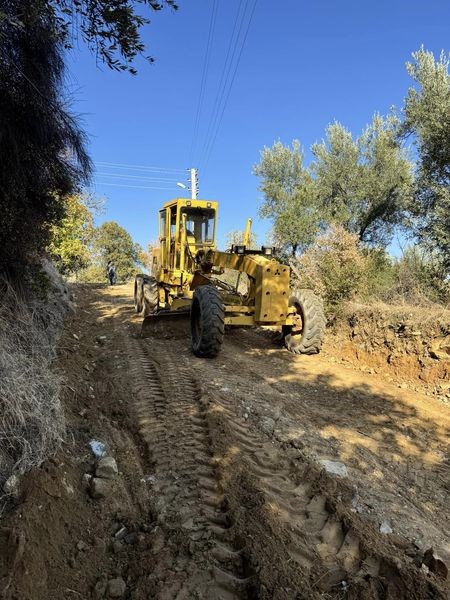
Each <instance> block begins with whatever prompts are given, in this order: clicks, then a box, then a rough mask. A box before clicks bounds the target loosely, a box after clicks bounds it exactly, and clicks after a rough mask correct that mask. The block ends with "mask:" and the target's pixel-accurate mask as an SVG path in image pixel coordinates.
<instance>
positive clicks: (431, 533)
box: [0, 286, 450, 600]
mask: <svg viewBox="0 0 450 600" xmlns="http://www.w3.org/2000/svg"><path fill="white" fill-rule="evenodd" d="M75 294H76V300H77V304H78V310H77V313H76V314H75V316H74V317H73V318H72V320H71V322H70V323H69V324H68V328H67V332H66V334H65V337H64V339H63V340H62V343H61V351H60V360H59V366H60V369H61V370H62V371H63V373H64V376H65V377H66V381H67V385H66V395H65V401H66V405H67V411H68V419H69V425H70V430H71V432H72V434H73V440H74V441H73V444H72V445H70V446H68V447H67V448H66V449H65V451H64V453H61V456H58V457H57V458H56V459H55V461H53V462H52V463H51V464H49V465H46V466H45V468H43V469H42V471H41V472H40V473H38V474H36V475H34V476H33V477H31V478H29V480H28V481H27V482H26V485H25V486H24V488H25V489H24V495H23V498H22V503H21V504H19V505H18V507H17V508H16V510H15V511H13V513H12V514H11V516H10V517H8V519H7V523H6V526H5V527H4V529H3V538H0V551H1V549H3V551H4V552H6V550H5V548H6V547H8V548H9V559H8V560H9V566H8V568H7V569H3V573H2V572H0V575H1V579H0V584H1V585H2V587H1V588H0V589H3V596H2V597H4V598H21V599H26V598H32V599H33V600H40V599H41V598H42V599H44V598H45V599H46V600H47V599H48V600H52V599H61V598H70V597H73V598H76V597H82V598H91V597H92V598H102V597H114V596H112V595H111V590H110V587H108V586H109V585H110V584H109V583H108V582H109V581H111V580H112V579H114V578H121V579H122V580H123V582H124V583H125V584H126V588H125V591H124V592H123V597H126V598H132V599H136V600H140V599H144V598H145V599H147V598H157V599H161V600H162V599H180V600H181V599H184V598H186V599H187V598H202V599H216V598H217V599H232V598H233V599H249V598H262V599H269V598H273V599H277V600H278V599H279V600H281V599H283V600H285V599H294V598H377V599H378V598H380V599H381V598H392V599H394V598H395V599H399V598H408V599H410V598H417V599H419V598H420V599H422V598H444V597H446V590H447V585H448V579H446V577H447V575H446V566H445V564H446V563H447V564H448V558H449V556H450V546H449V520H448V519H449V515H448V508H447V506H448V454H447V450H448V448H447V443H448V439H449V436H448V434H449V424H450V419H449V414H448V408H446V407H445V406H444V405H443V404H439V403H438V402H436V401H435V400H433V399H431V398H428V397H426V396H423V395H421V394H418V393H415V392H412V391H410V390H403V389H399V388H398V387H396V386H394V385H392V384H390V383H388V382H385V381H383V378H382V375H381V374H377V375H362V374H361V373H358V372H356V371H354V370H352V369H351V368H345V367H344V366H342V365H339V364H336V362H333V359H332V357H330V356H329V355H328V356H323V355H320V356H312V357H306V356H294V355H291V354H289V353H288V352H287V351H286V350H284V349H283V348H282V347H281V345H280V343H279V341H278V340H277V339H276V336H275V335H274V334H272V333H269V332H261V331H257V330H248V329H242V330H231V331H227V333H226V340H225V343H224V347H223V351H222V353H221V355H220V356H219V357H218V358H217V359H215V360H202V359H198V358H196V357H194V356H193V355H192V353H191V352H190V348H189V339H188V338H187V336H186V335H183V334H180V335H175V336H166V337H165V336H164V335H160V336H158V337H157V338H152V339H146V340H143V339H140V338H139V337H138V333H139V324H140V319H139V318H138V317H136V316H135V315H133V312H132V301H131V300H132V298H131V287H130V286H117V287H114V288H110V289H106V288H95V287H88V286H83V287H82V286H80V287H78V288H76V289H75ZM74 336H75V337H74ZM93 438H95V439H98V440H101V441H103V442H104V443H106V444H107V446H108V451H109V453H110V454H112V455H113V456H115V457H116V459H117V462H118V465H119V470H120V474H119V477H118V479H117V481H115V482H114V487H113V488H112V490H111V492H110V494H107V496H106V497H105V498H103V499H101V500H93V499H92V498H90V497H89V495H88V494H87V493H86V492H85V491H84V490H83V488H82V485H81V481H82V476H83V473H85V472H88V471H89V469H92V464H93V458H92V457H91V456H90V454H89V449H88V442H89V441H90V440H92V439H93ZM49 498H50V500H51V501H49ZM123 531H125V534H126V536H128V538H129V539H128V541H127V538H126V536H125V534H124V537H123V538H122V537H120V536H118V533H120V534H121V532H123ZM2 539H3V543H2ZM80 542H81V543H80ZM11 548H14V552H12V553H11ZM430 548H432V549H433V550H432V551H431V552H430V551H428V552H426V551H427V550H429V549H430ZM438 556H440V557H441V558H442V559H443V561H442V562H441V560H439V559H438V558H437V557H438ZM6 562H8V561H6ZM105 590H106V591H105ZM108 594H109V596H108Z"/></svg>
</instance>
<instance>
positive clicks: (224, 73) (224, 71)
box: [202, 0, 249, 158]
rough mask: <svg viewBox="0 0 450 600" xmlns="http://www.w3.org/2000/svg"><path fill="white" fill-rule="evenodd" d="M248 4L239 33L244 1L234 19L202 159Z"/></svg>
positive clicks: (241, 0)
mask: <svg viewBox="0 0 450 600" xmlns="http://www.w3.org/2000/svg"><path fill="white" fill-rule="evenodd" d="M248 2H249V0H246V4H245V7H244V12H243V13H242V16H241V18H240V25H239V30H238V31H237V24H238V21H239V17H240V15H241V8H242V7H243V6H244V0H240V3H239V6H238V10H237V13H236V16H235V19H234V24H233V31H232V34H231V37H230V42H229V44H228V49H227V55H226V57H225V62H224V63H223V67H222V74H221V76H220V81H219V86H218V88H217V94H216V97H215V100H214V105H213V109H212V112H211V118H210V120H209V124H208V128H207V130H206V135H205V143H204V147H203V152H202V158H203V156H204V155H205V150H206V148H207V147H208V145H209V142H210V139H211V134H212V131H213V128H214V125H215V123H216V121H217V117H218V114H219V108H220V102H221V99H222V98H223V95H224V91H225V89H226V85H227V83H228V77H229V74H230V71H231V67H232V64H233V60H234V56H235V53H236V48H237V43H238V40H239V37H240V35H241V30H242V25H243V23H244V17H245V14H246V12H247V7H248ZM236 31H237V35H236V39H235V34H236ZM232 48H233V51H232V52H231V49H232ZM230 52H231V58H230Z"/></svg>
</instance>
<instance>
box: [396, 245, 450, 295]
mask: <svg viewBox="0 0 450 600" xmlns="http://www.w3.org/2000/svg"><path fill="white" fill-rule="evenodd" d="M386 299H387V300H388V301H394V302H398V301H399V299H401V300H402V301H403V302H407V303H410V304H427V303H429V302H436V303H445V304H446V303H448V302H449V301H450V283H449V281H448V279H447V278H446V275H445V266H444V264H443V261H442V258H441V257H440V255H437V254H436V253H430V252H428V251H427V250H426V249H424V248H421V247H420V246H410V247H408V248H406V249H405V251H404V253H403V256H402V257H401V258H400V260H398V261H397V262H396V263H395V265H394V285H393V287H392V289H391V290H390V294H389V295H388V296H387V298H386Z"/></svg>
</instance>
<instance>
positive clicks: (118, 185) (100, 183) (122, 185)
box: [96, 181, 173, 191]
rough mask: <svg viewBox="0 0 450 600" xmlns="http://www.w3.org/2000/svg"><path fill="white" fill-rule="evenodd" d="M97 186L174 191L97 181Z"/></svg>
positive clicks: (164, 188)
mask: <svg viewBox="0 0 450 600" xmlns="http://www.w3.org/2000/svg"><path fill="white" fill-rule="evenodd" d="M96 185H113V186H115V187H126V188H139V189H141V190H166V191H170V190H173V188H171V187H156V186H155V187H154V186H146V185H126V184H124V183H111V182H108V181H97V183H96Z"/></svg>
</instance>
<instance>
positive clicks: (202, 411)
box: [128, 338, 445, 600]
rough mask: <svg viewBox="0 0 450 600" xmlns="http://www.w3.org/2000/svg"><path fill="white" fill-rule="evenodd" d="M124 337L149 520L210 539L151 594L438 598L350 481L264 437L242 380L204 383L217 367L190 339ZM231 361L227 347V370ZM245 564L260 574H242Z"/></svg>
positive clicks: (436, 587)
mask: <svg viewBox="0 0 450 600" xmlns="http://www.w3.org/2000/svg"><path fill="white" fill-rule="evenodd" d="M128 343H129V344H130V348H129V350H128V355H129V356H134V358H135V362H138V363H140V366H139V367H138V368H137V367H136V366H135V367H134V368H133V372H132V375H133V377H134V378H135V379H137V380H139V378H141V381H140V383H138V384H137V386H136V406H137V414H138V420H139V422H140V428H141V433H142V435H143V437H144V438H145V439H146V440H147V443H148V445H149V447H150V449H151V450H152V455H153V460H154V461H155V474H156V477H157V480H158V481H157V483H156V485H155V492H156V496H157V500H156V505H157V511H156V512H157V514H158V519H160V520H161V521H162V522H163V523H165V525H166V526H170V527H172V530H173V531H179V530H180V529H182V530H183V529H184V528H183V524H185V529H186V532H187V533H186V535H187V536H188V538H189V539H192V537H194V538H195V537H196V536H197V535H198V536H199V539H202V536H203V533H204V532H206V534H205V535H206V537H207V538H208V540H209V543H208V544H207V545H203V546H201V544H200V545H198V547H197V549H196V550H195V551H194V552H193V553H192V557H190V559H189V560H190V562H191V563H193V562H195V563H196V566H195V568H191V567H188V568H187V569H186V570H187V571H188V575H187V577H186V578H185V579H184V581H183V583H182V584H181V585H180V583H179V582H177V583H176V584H175V587H174V586H173V585H172V582H170V581H169V579H168V578H166V580H165V583H164V585H163V586H162V587H163V589H164V593H162V594H161V595H160V596H157V597H158V598H184V597H189V593H190V592H191V591H192V590H199V589H203V590H205V593H206V594H205V596H204V597H205V598H228V597H230V598H246V597H251V598H261V599H269V598H271V599H275V600H287V599H289V600H290V599H292V600H293V599H299V598H305V599H310V598H324V597H326V598H344V597H345V598H355V599H356V598H367V599H369V598H370V599H372V598H373V599H381V598H386V599H388V598H395V599H406V598H408V599H410V598H411V599H423V598H430V599H431V598H444V597H445V595H444V593H443V591H442V587H441V586H440V585H439V584H438V582H437V581H436V580H435V579H434V578H433V577H429V578H426V577H425V576H424V574H423V573H422V572H421V571H420V570H419V569H418V568H417V566H416V565H414V564H413V560H412V558H410V557H409V555H408V549H407V548H406V546H405V545H404V547H403V550H402V549H401V548H400V549H399V547H398V545H396V546H394V545H393V544H392V543H391V542H390V541H389V540H388V538H386V536H383V535H381V534H380V533H379V532H378V531H377V530H376V529H375V528H374V527H373V525H372V524H370V523H368V522H367V521H365V520H364V519H363V518H361V517H360V516H359V515H357V514H355V512H354V509H353V508H352V500H353V494H354V490H353V489H352V487H351V485H350V484H349V483H348V482H346V481H340V480H338V479H336V478H333V477H330V476H329V475H328V474H326V473H325V472H324V471H323V470H322V469H321V468H320V467H319V466H318V465H317V464H315V463H312V462H311V461H310V460H309V458H308V457H306V456H305V455H302V453H301V452H300V451H295V450H294V449H293V448H290V449H286V448H285V447H282V446H279V445H278V444H276V443H274V442H271V441H267V438H266V437H265V436H263V435H261V433H260V432H259V431H258V430H256V429H254V428H253V427H252V426H251V425H250V424H249V423H248V422H246V421H245V420H244V419H243V418H242V415H241V413H242V406H243V403H242V401H243V400H244V399H245V397H246V394H247V392H250V387H251V385H249V386H248V390H247V386H244V388H245V389H243V390H240V391H241V394H242V393H243V396H242V398H241V400H240V401H238V400H237V398H236V393H234V395H230V394H226V393H221V392H218V391H217V390H214V389H211V388H212V386H211V385H209V384H208V381H209V380H211V379H213V378H214V370H215V368H217V367H219V368H221V367H220V364H217V363H216V362H215V361H200V360H198V359H196V358H194V357H193V356H191V354H190V353H189V350H188V349H187V347H186V346H187V344H185V343H183V342H179V343H178V347H176V349H175V350H174V345H173V341H163V340H157V339H154V338H153V339H151V340H128ZM227 354H228V353H227ZM238 363H239V360H238V357H237V356H234V357H233V360H232V361H231V363H230V365H228V364H227V366H226V367H225V369H226V372H227V371H228V370H229V369H233V368H236V367H237V366H238ZM197 373H198V375H197ZM143 375H145V377H143ZM255 375H256V373H255ZM200 381H201V383H200ZM255 383H256V382H255ZM206 388H207V389H208V392H206V391H205V389H206ZM244 404H245V402H244ZM155 449H156V450H155ZM296 452H297V455H295V453H296ZM161 455H164V456H161ZM180 483H181V485H182V487H183V490H184V492H183V494H182V495H181V497H180ZM197 528H198V530H199V531H200V530H201V532H202V533H197ZM183 533H184V531H183ZM178 539H179V538H178ZM402 543H403V544H404V543H405V541H404V540H403V541H402ZM406 545H407V544H406ZM237 548H238V549H239V551H237V550H236V549H237ZM405 549H406V552H405ZM247 565H251V567H252V571H253V572H254V573H257V578H256V576H253V578H252V579H249V578H248V572H249V567H248V566H247ZM177 586H178V587H177ZM186 594H187V596H186ZM200 597H202V596H200Z"/></svg>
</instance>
